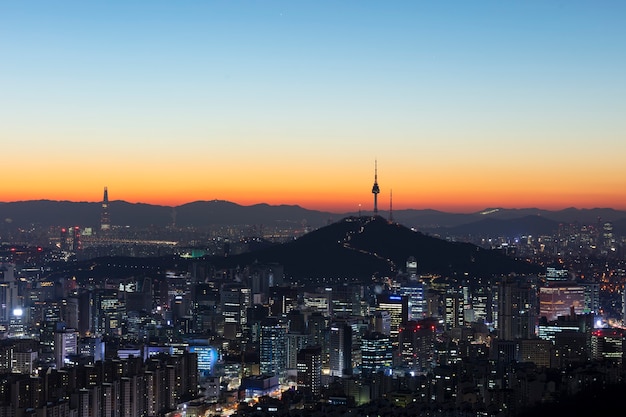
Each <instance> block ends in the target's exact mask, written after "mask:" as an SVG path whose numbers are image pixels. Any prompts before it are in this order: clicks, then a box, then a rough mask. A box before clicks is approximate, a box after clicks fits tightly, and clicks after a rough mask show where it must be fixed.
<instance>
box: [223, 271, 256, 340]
mask: <svg viewBox="0 0 626 417" xmlns="http://www.w3.org/2000/svg"><path fill="white" fill-rule="evenodd" d="M251 302H252V299H251V294H250V289H249V288H247V287H246V286H244V285H242V284H240V283H228V284H224V285H223V286H222V289H221V291H220V307H221V311H222V317H224V332H225V336H226V337H228V338H229V339H234V338H235V337H236V336H237V335H241V330H242V326H246V324H247V309H248V307H250V306H251ZM227 332H230V333H232V334H230V335H228V334H226V333H227Z"/></svg>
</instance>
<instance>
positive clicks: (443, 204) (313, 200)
mask: <svg viewBox="0 0 626 417" xmlns="http://www.w3.org/2000/svg"><path fill="white" fill-rule="evenodd" d="M108 189H109V200H110V201H116V200H122V201H126V202H128V203H133V204H135V203H140V204H152V205H161V206H168V207H176V206H181V205H184V204H188V203H193V202H196V201H212V200H222V201H229V202H232V203H235V204H239V205H242V206H252V205H256V204H269V205H294V206H300V207H302V208H305V209H309V210H318V211H327V212H331V213H356V212H358V211H359V210H360V211H362V212H363V213H367V212H371V211H372V210H373V197H372V196H371V195H368V194H367V193H363V192H361V193H341V192H333V193H326V194H325V195H321V193H308V194H306V195H298V194H296V193H283V194H278V195H261V193H255V194H252V193H249V194H248V193H247V194H246V195H245V196H242V195H241V194H237V193H230V194H226V193H225V194H222V195H219V194H217V193H214V194H212V195H211V194H205V195H183V194H174V195H168V196H162V195H154V194H148V193H137V194H138V195H133V196H129V195H128V194H127V193H125V194H124V195H120V194H118V193H116V192H115V189H112V188H111V187H108ZM103 190H104V187H102V189H101V190H100V193H89V195H87V194H85V193H80V192H78V191H77V192H74V193H60V192H56V193H49V194H47V195H36V194H33V193H29V192H22V193H15V194H11V195H7V194H5V195H4V198H3V202H5V203H8V202H16V201H32V200H51V201H72V202H95V203H97V202H100V201H102V194H103ZM96 194H97V195H96ZM398 194H399V193H398V192H396V191H394V200H393V210H394V211H396V210H408V209H414V210H423V209H432V210H438V211H443V212H450V213H472V212H477V211H481V210H484V209H486V208H504V209H524V208H538V209H544V210H550V211H558V210H562V209H565V208H570V207H574V208H578V209H593V208H612V209H615V210H626V201H624V199H623V198H621V199H620V198H616V197H615V196H614V195H613V196H609V195H602V196H593V195H583V196H580V195H578V196H576V197H574V196H570V197H571V198H569V199H563V198H558V197H554V198H542V199H539V198H537V196H536V195H517V196H516V197H517V198H516V199H513V198H511V196H506V197H508V198H499V197H502V196H499V195H498V194H496V193H493V195H473V196H468V195H459V196H458V197H456V198H452V197H448V198H444V197H443V196H441V195H432V194H431V195H423V196H421V197H420V196H417V197H415V198H413V199H409V198H407V197H406V196H398ZM324 197H326V198H324ZM611 197H612V198H611ZM378 204H379V205H378V208H379V211H381V212H388V210H389V197H388V194H387V195H385V193H382V192H381V194H379V203H378Z"/></svg>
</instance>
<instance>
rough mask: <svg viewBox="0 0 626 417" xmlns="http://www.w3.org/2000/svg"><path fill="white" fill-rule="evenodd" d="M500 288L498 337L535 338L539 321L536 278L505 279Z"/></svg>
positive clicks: (505, 338)
mask: <svg viewBox="0 0 626 417" xmlns="http://www.w3.org/2000/svg"><path fill="white" fill-rule="evenodd" d="M498 287H499V288H498V293H499V294H498V337H499V338H500V339H502V340H516V339H532V338H534V337H535V327H536V326H537V319H538V317H537V311H538V305H537V304H538V296H537V284H536V278H533V277H505V278H504V279H503V280H502V281H501V282H500V283H499V285H498Z"/></svg>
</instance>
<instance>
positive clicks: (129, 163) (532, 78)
mask: <svg viewBox="0 0 626 417" xmlns="http://www.w3.org/2000/svg"><path fill="white" fill-rule="evenodd" d="M625 20H626V3H624V2H618V1H613V2H608V1H606V2H604V1H601V2H582V1H518V2H503V1H443V2H433V1H428V2H426V1H395V2H380V1H378V2H373V1H341V2H326V1H321V2H319V1H316V2H301V1H182V2H174V1H109V2H78V1H54V2H49V1H48V2H44V1H38V2H37V1H35V2H4V3H3V4H1V5H0V54H1V56H2V57H3V58H2V60H0V114H2V115H4V116H0V117H1V118H2V119H4V120H2V124H3V126H4V128H3V133H0V135H1V137H0V139H1V140H2V143H3V144H4V148H5V151H6V153H9V154H12V155H24V154H26V153H28V155H29V160H30V161H32V162H33V163H34V164H35V165H34V167H35V168H36V169H33V165H31V164H28V165H25V164H24V160H22V159H20V158H11V161H10V162H8V163H7V166H6V169H7V170H13V171H20V172H23V171H24V169H25V168H26V169H27V170H28V171H29V172H30V171H33V170H34V171H38V172H39V174H41V173H42V172H43V173H45V177H46V178H49V180H50V182H49V183H47V184H46V185H45V187H43V186H41V185H39V184H37V181H39V182H41V176H39V177H38V178H39V179H38V180H37V176H35V175H33V176H32V178H31V177H30V176H29V175H22V178H23V180H22V181H23V183H17V184H12V185H2V186H0V200H4V201H6V200H11V199H15V198H23V199H30V198H63V192H67V189H68V187H71V188H73V189H76V190H82V191H81V192H82V193H83V194H81V195H84V197H77V195H78V194H76V195H75V194H72V195H68V196H67V198H68V199H74V198H84V199H87V200H89V199H90V198H91V197H90V196H91V194H90V193H93V195H94V197H95V198H99V195H100V194H101V188H102V186H103V185H108V186H109V188H110V189H111V190H112V191H116V190H117V191H118V196H119V198H122V199H126V200H133V199H134V200H142V199H143V200H150V201H156V200H157V197H156V196H155V193H156V190H158V189H160V190H162V189H163V188H162V187H160V184H163V183H164V182H166V183H168V181H171V185H172V187H174V184H178V186H179V187H180V188H182V189H179V190H178V191H177V192H178V194H176V193H173V194H172V196H171V197H167V196H162V197H160V198H161V199H162V200H163V201H165V200H167V198H170V200H171V201H177V202H182V201H183V200H194V199H204V198H207V199H209V198H214V197H215V198H224V199H230V200H235V201H237V200H239V201H241V202H250V203H252V202H253V201H254V199H259V198H261V197H262V196H261V195H259V193H258V192H257V191H256V190H258V189H259V188H262V187H267V184H272V186H271V187H270V189H269V191H268V192H269V193H270V194H271V195H272V198H271V200H272V201H273V202H278V201H283V200H284V202H286V203H294V204H301V205H309V206H310V205H314V204H315V202H317V201H319V202H320V203H319V205H320V206H321V205H323V204H328V201H329V200H336V199H337V198H341V197H342V196H345V199H344V200H345V201H344V200H342V203H341V204H343V205H344V206H345V207H346V208H347V207H350V206H354V205H356V204H358V202H357V201H356V200H357V199H358V198H359V197H357V195H356V193H355V192H353V187H354V188H359V187H360V188H363V189H366V190H367V189H368V188H369V187H370V186H371V184H369V183H370V182H371V171H372V165H373V160H374V159H378V160H379V165H380V168H381V175H382V177H381V180H382V179H383V178H384V179H385V180H384V184H385V188H387V190H385V191H388V189H389V188H390V187H392V186H393V188H394V190H396V191H394V196H397V197H395V198H398V199H399V201H398V205H399V206H403V205H404V206H407V207H409V206H411V207H415V206H416V205H419V204H427V205H429V206H431V207H434V208H437V207H438V205H439V207H441V208H444V207H448V208H449V207H451V204H452V201H453V198H452V197H451V195H456V197H455V198H456V200H457V202H456V203H455V204H456V206H458V207H459V209H460V208H461V206H464V205H465V206H467V207H468V208H469V207H470V206H471V207H479V206H481V205H483V206H486V205H494V204H495V205H498V202H501V205H514V206H519V205H521V204H533V202H534V201H533V198H535V199H536V200H537V201H536V204H534V205H537V206H541V205H542V204H544V203H545V204H544V205H548V206H551V207H557V206H559V205H561V206H570V205H581V206H583V205H594V202H595V201H597V205H607V204H611V205H614V206H616V207H617V206H620V207H624V208H626V198H624V197H622V196H617V195H616V194H617V190H619V191H621V190H623V189H624V186H625V185H626V179H625V178H626V175H625V174H626V172H625V171H626V168H624V167H623V166H622V165H623V164H622V158H623V155H626V141H625V140H624V139H625V137H624V136H625V133H626V121H625V118H624V117H623V115H624V114H625V110H626V104H625V100H624V97H626V48H625V47H624V40H626V21H625ZM181 145H182V146H181ZM51 157H52V158H51ZM59 159H63V160H67V161H74V163H76V164H78V167H77V169H79V170H80V172H81V173H82V175H81V177H80V178H71V176H68V174H67V172H71V171H70V169H69V168H68V169H67V171H64V170H63V169H59V168H58V167H59V164H58V160H59ZM111 161H117V163H118V166H117V169H116V170H115V172H110V171H111V168H110V165H111ZM177 161H184V162H182V163H178V162H177ZM68 165H69V164H68ZM164 167H166V168H164ZM321 167H323V170H322V169H321ZM270 168H271V169H270ZM75 169H76V168H75ZM230 170H232V171H235V174H233V175H224V172H228V171H230ZM320 171H324V174H320ZM494 173H505V174H504V175H506V176H507V177H508V178H509V180H508V181H503V180H502V179H501V178H497V177H499V175H496V174H494ZM320 175H321V177H320ZM216 176H217V177H219V178H220V184H221V185H220V186H219V187H217V188H215V185H214V184H212V185H211V186H207V185H205V184H202V182H201V180H202V179H203V178H206V177H211V178H216ZM338 176H341V177H342V180H341V181H335V179H336V178H337V177H338ZM294 177H296V178H294ZM426 177H428V178H429V179H428V181H426V180H425V178H426ZM434 179H437V181H436V184H434V183H433V181H434ZM257 181H258V182H257ZM319 182H323V184H324V187H328V185H329V184H332V185H333V187H332V191H331V192H330V193H328V192H326V191H324V189H323V188H324V187H321V186H320V184H319ZM133 184H134V185H133ZM168 184H169V183H168ZM303 189H306V190H308V192H307V194H308V195H307V196H306V197H302V196H301V193H302V190H303ZM25 190H32V192H31V194H28V193H25ZM441 190H444V191H446V192H445V193H444V192H443V191H441ZM469 191H473V192H471V193H470V192H469ZM578 193H580V194H581V195H578ZM174 194H176V195H177V196H178V197H174ZM3 195H4V196H6V197H4V198H3ZM114 195H115V194H114ZM516 195H517V196H523V198H522V199H521V200H517V201H516V200H514V199H513V197H515V196H516ZM166 197H167V198H166ZM478 197H480V198H478ZM548 197H550V198H551V199H552V200H550V201H548ZM618 197H619V198H618ZM366 198H368V197H367V195H365V196H364V197H363V202H365V201H366ZM559 199H560V200H559ZM470 200H471V201H470ZM474 200H476V201H474ZM324 201H326V203H324ZM559 201H560V203H559ZM466 202H467V204H466ZM470 203H471V204H470Z"/></svg>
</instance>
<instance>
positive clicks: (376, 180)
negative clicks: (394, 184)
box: [372, 161, 380, 216]
mask: <svg viewBox="0 0 626 417" xmlns="http://www.w3.org/2000/svg"><path fill="white" fill-rule="evenodd" d="M379 193H380V188H378V161H374V186H373V187H372V194H374V216H377V215H378V194H379Z"/></svg>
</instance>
